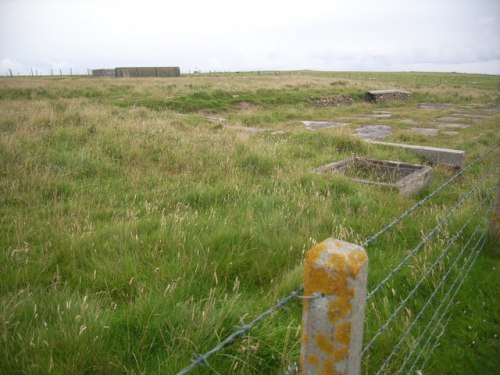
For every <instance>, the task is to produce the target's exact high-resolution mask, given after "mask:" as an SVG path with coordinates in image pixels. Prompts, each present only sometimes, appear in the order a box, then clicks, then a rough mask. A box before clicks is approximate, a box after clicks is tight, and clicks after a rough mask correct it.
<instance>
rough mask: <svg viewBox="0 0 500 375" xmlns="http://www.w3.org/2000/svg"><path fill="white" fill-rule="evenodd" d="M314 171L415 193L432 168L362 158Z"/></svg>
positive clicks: (400, 191)
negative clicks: (338, 174) (342, 175)
mask: <svg viewBox="0 0 500 375" xmlns="http://www.w3.org/2000/svg"><path fill="white" fill-rule="evenodd" d="M315 171H316V172H318V173H326V172H330V171H331V172H336V173H342V174H344V175H346V176H347V177H349V178H350V179H351V180H353V181H356V182H359V183H362V184H367V185H373V186H380V187H385V188H390V189H395V190H397V191H399V193H400V194H405V195H412V194H417V193H418V192H419V191H420V190H422V189H423V188H425V187H426V186H427V185H429V183H430V181H431V179H432V168H431V167H428V166H424V165H417V164H406V163H399V162H395V161H387V160H370V159H363V158H352V159H347V160H342V161H339V162H335V163H330V164H327V165H324V166H322V167H319V168H317V169H316V170H315Z"/></svg>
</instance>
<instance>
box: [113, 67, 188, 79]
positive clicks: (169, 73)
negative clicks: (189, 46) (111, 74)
mask: <svg viewBox="0 0 500 375" xmlns="http://www.w3.org/2000/svg"><path fill="white" fill-rule="evenodd" d="M115 75H116V76H117V77H177V76H180V75H181V71H180V69H179V67H177V66H169V67H167V66H162V67H145V66H143V67H141V66H137V67H118V68H115Z"/></svg>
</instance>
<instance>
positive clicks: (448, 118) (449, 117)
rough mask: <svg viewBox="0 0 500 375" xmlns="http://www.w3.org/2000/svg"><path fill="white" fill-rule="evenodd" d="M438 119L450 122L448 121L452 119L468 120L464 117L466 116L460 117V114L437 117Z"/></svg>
mask: <svg viewBox="0 0 500 375" xmlns="http://www.w3.org/2000/svg"><path fill="white" fill-rule="evenodd" d="M437 120H438V121H441V122H443V121H444V122H448V121H451V122H453V121H458V122H460V121H467V119H466V118H464V117H458V116H444V117H439V118H437Z"/></svg>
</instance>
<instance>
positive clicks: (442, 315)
mask: <svg viewBox="0 0 500 375" xmlns="http://www.w3.org/2000/svg"><path fill="white" fill-rule="evenodd" d="M485 237H486V234H485V233H483V234H482V235H481V237H480V239H479V241H478V242H477V243H476V246H475V247H474V249H473V252H474V251H475V253H473V256H471V257H470V258H469V260H468V261H469V264H468V265H467V270H466V271H464V272H463V275H462V276H463V277H462V279H461V280H460V282H459V285H458V286H457V288H456V289H455V291H454V293H453V296H452V297H451V298H450V302H449V304H448V305H447V306H446V308H445V310H444V311H443V313H442V314H441V316H440V317H439V319H438V321H437V322H436V324H435V325H434V328H433V330H432V332H431V333H430V334H429V335H428V337H427V340H426V342H425V343H424V345H423V346H422V348H421V349H420V351H419V354H418V355H417V358H416V359H415V361H413V365H412V367H411V368H410V372H411V370H412V369H413V368H414V367H415V365H416V364H417V363H418V360H419V359H420V357H421V356H422V354H423V353H424V351H425V349H426V348H427V345H428V344H429V342H430V340H431V338H432V337H433V335H434V333H435V331H436V329H437V327H438V326H439V324H440V323H441V321H442V320H443V318H444V316H445V315H446V313H447V312H448V310H449V309H450V307H451V306H452V304H453V302H454V300H455V297H456V296H457V294H458V292H459V291H460V288H461V287H462V285H463V283H464V282H465V279H466V278H467V277H466V276H467V274H468V273H469V271H470V270H471V268H472V266H473V265H474V263H475V261H476V259H477V258H478V256H479V253H480V252H481V250H482V248H483V246H484V244H485V242H486V239H485ZM481 241H482V243H481ZM479 243H481V246H480V247H479V248H478V245H479ZM476 248H478V249H477V250H476ZM459 276H461V275H460V274H459ZM457 280H458V276H457V278H456V279H455V282H454V284H453V285H452V287H450V290H449V291H448V293H447V296H448V294H449V292H450V291H451V290H452V289H453V286H454V285H455V283H456V281H457ZM447 296H446V297H445V298H447ZM437 314H438V312H437V311H436V313H434V315H433V316H432V318H431V322H432V321H434V319H435V317H436V316H437ZM449 318H451V314H450V316H449ZM428 327H430V324H429V325H428ZM428 327H426V330H424V331H423V332H422V333H421V334H420V337H419V339H418V343H420V341H421V340H422V339H423V337H425V334H426V332H427V329H428ZM410 354H413V353H410ZM406 362H409V359H408V360H407V361H406ZM401 371H402V370H401Z"/></svg>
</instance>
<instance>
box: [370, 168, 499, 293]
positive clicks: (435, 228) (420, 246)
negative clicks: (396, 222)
mask: <svg viewBox="0 0 500 375" xmlns="http://www.w3.org/2000/svg"><path fill="white" fill-rule="evenodd" d="M498 165H500V162H499V163H497V164H495V166H493V167H492V168H491V169H490V170H489V171H488V173H487V174H486V175H485V177H484V178H483V179H482V180H480V181H479V182H478V183H476V184H475V185H474V187H473V188H472V189H471V190H470V191H469V192H468V193H466V194H465V195H464V196H463V197H462V199H461V200H460V201H459V202H458V203H457V204H456V205H455V206H454V207H453V208H451V210H450V211H449V212H448V214H446V215H445V216H444V217H443V218H442V219H441V220H439V221H438V223H437V224H436V226H434V228H432V230H431V231H430V232H429V233H427V235H426V236H425V237H424V238H423V239H422V240H421V241H420V242H419V243H418V244H417V246H415V247H414V248H413V250H411V251H410V252H409V253H408V254H407V255H406V256H405V257H404V258H403V259H402V260H401V261H400V262H399V263H398V264H397V265H396V267H394V268H392V269H391V271H390V272H389V274H388V275H387V276H386V277H385V278H384V279H383V280H382V281H381V282H379V283H378V284H377V285H376V286H375V287H374V288H373V289H372V290H371V291H370V292H369V293H368V295H367V296H366V301H369V300H370V299H371V298H372V297H373V296H374V295H375V294H376V293H377V292H378V291H379V290H381V289H383V287H384V286H385V284H387V282H389V280H390V279H392V278H393V277H394V275H395V274H396V273H397V272H398V271H399V270H400V269H401V268H402V267H403V266H404V265H405V264H406V263H407V262H408V261H409V260H410V259H411V258H412V257H413V256H414V255H415V254H416V253H417V252H418V251H419V250H420V249H421V248H422V247H423V246H424V245H425V243H426V242H427V241H428V240H429V239H430V238H431V237H432V236H434V235H435V234H436V233H437V232H438V230H440V229H441V228H442V227H443V226H444V224H445V223H446V222H447V221H448V219H449V218H450V217H451V215H452V214H453V212H455V211H456V210H457V209H458V208H460V207H461V206H462V205H463V204H464V203H465V201H466V200H467V199H469V198H470V196H471V195H472V194H474V193H475V192H476V191H477V190H478V189H479V187H480V185H481V184H482V183H483V182H484V181H486V180H487V179H488V178H489V177H490V176H491V175H492V174H493V173H494V172H495V170H496V168H497V167H498Z"/></svg>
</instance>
